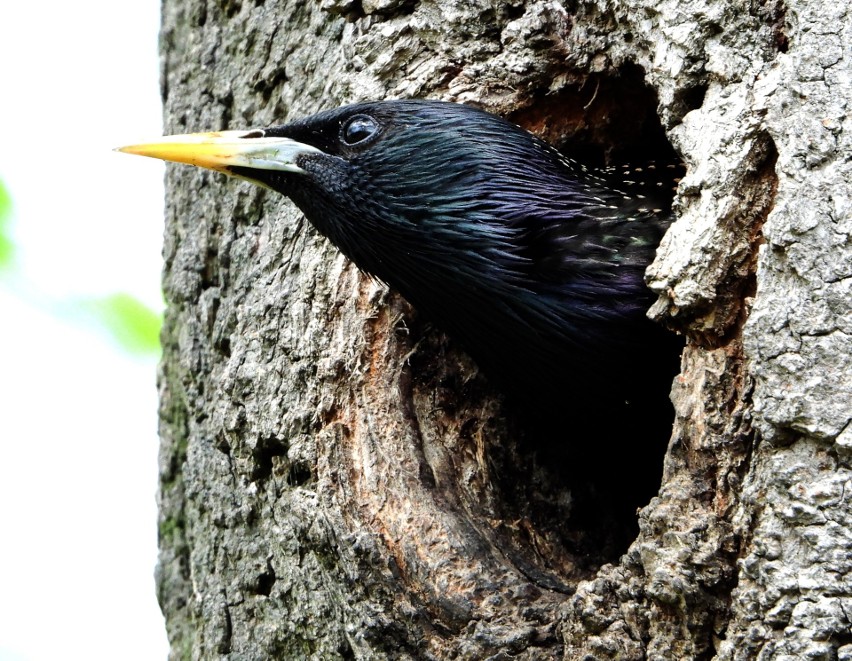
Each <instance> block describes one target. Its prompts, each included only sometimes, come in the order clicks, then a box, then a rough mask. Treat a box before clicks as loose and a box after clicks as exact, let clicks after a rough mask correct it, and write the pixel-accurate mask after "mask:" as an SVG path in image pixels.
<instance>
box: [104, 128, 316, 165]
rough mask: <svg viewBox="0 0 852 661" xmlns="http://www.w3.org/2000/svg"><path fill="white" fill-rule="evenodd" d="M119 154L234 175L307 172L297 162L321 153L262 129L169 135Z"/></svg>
mask: <svg viewBox="0 0 852 661" xmlns="http://www.w3.org/2000/svg"><path fill="white" fill-rule="evenodd" d="M116 151H123V152H125V153H126V154H137V155H139V156H150V157H151V158H159V159H161V160H164V161H173V162H175V163H187V164H189V165H197V166H198V167H202V168H208V169H210V170H216V171H218V172H224V173H225V174H233V173H232V172H231V168H233V167H242V168H254V169H257V170H278V171H281V172H296V173H304V172H305V171H304V170H303V169H302V168H300V167H299V166H298V164H297V163H296V161H297V159H298V157H299V156H301V155H303V154H321V153H322V152H321V151H320V150H319V149H317V148H316V147H311V146H310V145H306V144H303V143H301V142H296V141H295V140H291V139H290V138H275V137H266V135H265V133H264V131H263V130H262V129H255V130H252V131H217V132H215V133H188V134H185V135H168V136H165V137H162V138H157V139H155V140H152V141H151V142H143V143H140V144H137V145H128V146H127V147H119V148H118V149H117V150H116Z"/></svg>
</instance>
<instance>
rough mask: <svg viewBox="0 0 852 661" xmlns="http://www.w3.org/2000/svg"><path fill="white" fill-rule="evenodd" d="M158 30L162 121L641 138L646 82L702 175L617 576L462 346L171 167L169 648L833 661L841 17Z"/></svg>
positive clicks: (622, 11)
mask: <svg viewBox="0 0 852 661" xmlns="http://www.w3.org/2000/svg"><path fill="white" fill-rule="evenodd" d="M163 12H164V14H163V31H162V52H163V55H162V62H163V78H162V79H163V97H164V100H165V118H166V128H167V130H168V132H172V133H175V132H184V131H189V130H204V129H217V128H241V127H251V126H265V125H269V124H274V123H282V122H284V121H286V120H288V119H291V118H295V117H298V116H302V115H305V114H309V113H312V112H315V111H318V110H320V109H324V108H328V107H332V106H337V105H340V104H342V103H345V102H350V101H355V100H362V99H380V98H387V97H411V96H416V97H430V98H444V99H450V100H455V101H462V102H470V103H476V104H478V105H480V106H482V107H484V108H486V109H488V110H491V111H493V112H497V113H501V114H504V115H507V116H510V117H511V118H512V119H513V120H514V121H516V122H518V123H520V124H522V125H524V126H527V127H528V128H530V129H531V130H533V131H535V132H537V133H539V134H540V135H543V136H544V137H545V138H547V139H549V140H551V141H554V142H560V141H561V140H563V139H565V138H567V137H573V138H578V137H579V138H583V139H588V140H590V141H591V142H595V140H598V138H599V136H600V135H604V136H606V135H608V136H617V137H618V139H619V140H629V139H630V135H632V130H633V129H634V128H636V122H638V121H639V120H637V119H636V116H637V113H636V112H634V110H635V108H632V107H631V103H632V102H631V101H630V99H636V98H637V97H636V95H635V94H634V93H633V92H634V91H635V90H641V89H642V87H641V85H642V84H644V85H647V86H648V89H650V90H653V92H655V93H656V95H657V99H658V103H656V104H654V103H651V105H650V109H651V112H652V114H656V115H658V116H659V118H660V121H661V122H662V126H663V127H664V128H665V131H666V134H667V136H668V138H669V139H670V140H671V141H672V144H673V145H674V146H675V147H676V149H677V150H678V152H679V153H680V154H681V156H682V157H683V159H684V160H685V162H686V164H687V166H688V172H687V175H686V177H685V178H684V180H683V181H682V182H681V185H680V188H679V192H678V197H677V204H678V210H679V220H678V222H677V223H676V224H675V226H674V227H673V228H672V229H671V230H670V232H669V233H668V235H667V236H666V238H665V239H664V241H663V244H662V246H661V248H660V251H659V256H658V259H657V261H656V262H655V264H654V265H653V266H652V268H651V269H650V271H649V278H650V284H651V286H652V288H653V289H654V290H655V291H657V292H658V293H659V295H660V298H659V301H658V303H657V304H656V305H655V306H654V308H653V310H652V314H653V315H654V316H655V317H656V318H658V319H659V320H660V321H661V322H663V323H666V324H667V325H669V326H671V327H673V328H676V329H678V330H680V331H681V332H683V333H685V334H686V335H687V337H688V346H687V348H686V350H685V353H684V358H683V364H682V372H681V374H680V376H679V377H678V378H677V380H676V382H675V385H674V388H673V392H672V397H673V401H674V404H675V409H676V417H675V421H674V427H673V433H672V438H671V442H670V444H669V449H668V453H667V454H666V457H665V471H664V477H663V483H662V485H661V488H660V490H659V494H658V495H657V496H656V497H655V498H653V499H652V500H651V502H650V503H649V504H648V505H647V506H646V507H644V508H643V509H642V510H641V512H640V513H639V526H640V532H639V535H638V537H637V538H636V539H635V541H634V542H633V543H632V544H631V545H630V547H629V549H627V551H626V552H625V553H624V554H623V555H622V556H621V557H620V558H612V559H611V560H612V561H611V562H608V563H606V564H604V565H603V566H598V564H599V563H596V562H594V561H592V562H589V561H588V559H584V557H582V554H579V553H577V552H576V548H579V547H582V543H581V542H582V540H581V537H582V531H577V530H570V531H568V532H567V533H566V531H565V530H564V529H562V528H560V517H561V515H562V514H564V515H565V518H570V517H569V514H570V509H569V507H568V505H566V502H567V501H568V499H567V498H566V497H565V493H563V491H562V490H561V489H562V488H563V485H560V484H559V483H558V481H556V482H554V481H553V479H552V476H548V474H546V473H545V472H542V471H539V470H537V468H536V466H535V465H534V462H533V461H532V460H531V459H530V458H529V456H528V455H527V454H525V453H524V452H523V443H522V441H519V440H518V438H519V432H518V430H517V429H516V428H515V426H513V424H512V422H511V420H507V418H506V417H505V416H504V411H503V407H502V404H501V400H500V398H499V396H498V395H497V394H496V393H494V392H493V391H491V390H490V389H489V387H488V385H487V383H486V382H485V380H484V379H483V378H482V377H480V376H479V375H478V374H477V373H476V368H475V366H474V365H472V363H471V362H470V361H469V359H467V358H466V357H465V356H464V355H463V354H462V353H461V352H460V351H459V350H458V349H457V348H456V347H455V346H454V345H453V343H452V342H449V341H447V340H446V338H444V337H443V336H441V335H440V334H439V333H437V332H435V331H434V330H430V329H429V327H428V326H427V325H424V324H423V322H422V320H420V319H419V318H418V317H417V315H416V314H415V313H414V312H413V311H412V310H411V309H410V308H409V307H408V306H407V305H406V303H405V302H404V301H402V300H401V299H400V298H399V297H397V296H396V295H394V294H393V293H389V292H388V291H387V290H386V289H385V288H384V287H383V286H382V285H380V284H377V283H375V282H373V281H371V280H369V279H367V278H365V277H363V276H361V275H360V274H359V273H358V272H357V270H356V269H355V268H354V267H353V266H352V265H351V264H349V263H348V262H347V261H346V260H345V259H344V258H343V257H341V256H340V255H339V254H338V253H337V252H336V251H335V250H334V249H333V248H332V247H331V246H330V245H329V244H328V243H327V242H326V241H325V240H324V239H322V238H321V237H319V236H318V235H317V234H316V232H314V231H313V229H312V228H311V227H310V226H308V224H307V223H306V222H304V221H302V220H300V216H299V214H298V212H297V211H296V210H295V209H294V207H293V206H292V205H291V204H290V203H289V202H288V201H286V200H285V199H283V198H280V197H278V196H275V195H274V194H271V193H268V192H266V191H263V190H261V189H258V188H255V187H251V186H249V185H248V184H245V183H242V182H239V181H232V180H228V181H226V180H225V179H224V178H223V177H221V176H219V175H215V174H212V173H206V172H200V171H194V170H191V169H190V168H172V169H170V170H169V174H168V187H167V188H168V203H167V219H166V221H167V222H166V240H165V249H164V252H165V264H166V266H165V276H164V278H165V291H166V296H167V300H168V304H169V307H168V312H167V316H166V325H165V329H164V334H163V344H164V355H163V362H162V366H161V378H160V394H161V436H162V449H161V461H160V466H161V476H160V477H161V488H160V562H159V567H158V589H159V597H160V603H161V605H162V608H163V611H164V613H165V615H166V620H167V627H168V632H169V637H170V641H171V644H172V656H173V657H174V658H203V659H208V658H230V659H267V658H283V659H291V658H292V659H301V658H315V659H332V658H364V659H372V658H376V659H382V658H389V659H397V658H470V659H478V658H485V657H488V656H493V657H494V658H508V657H510V656H512V657H518V658H528V659H533V658H535V659H538V658H567V659H579V658H598V659H610V658H611V659H645V658H651V659H671V658H678V659H698V658H702V659H703V658H711V657H712V658H720V659H747V658H763V659H770V658H789V659H794V658H795V659H799V658H814V659H834V658H840V659H848V658H852V634H850V615H852V598H850V595H852V583H851V582H852V578H850V577H852V553H850V548H852V534H851V533H850V532H849V531H850V530H852V506H851V505H850V498H849V497H848V496H847V493H846V492H847V490H848V486H849V485H850V480H852V478H850V452H852V427H850V424H849V421H850V416H851V415H852V413H850V408H852V407H850V402H852V315H850V300H852V291H850V289H852V240H851V239H850V233H852V191H850V184H849V182H850V181H852V159H850V158H849V154H850V153H852V137H850V136H852V115H850V109H849V104H850V99H852V15H850V13H851V12H852V10H850V9H849V7H848V3H845V2H833V3H825V2H820V1H818V0H791V1H790V2H787V3H782V2H781V1H780V0H778V1H777V2H772V1H771V0H770V1H769V2H765V3H764V2H754V3H752V4H751V5H748V4H745V5H744V4H743V3H740V2H731V1H730V0H687V1H686V2H683V1H681V0H664V1H662V2H658V1H657V0H653V1H652V0H626V1H625V2H606V1H605V0H600V1H599V2H580V3H568V2H566V3H559V2H555V1H551V0H548V1H538V0H526V1H521V0H518V1H517V2H514V3H508V4H507V3H498V2H487V1H485V0H470V1H468V2H459V0H422V1H420V2H404V1H399V0H361V2H357V1H354V0H324V1H323V2H321V3H316V4H315V3H302V2H293V1H279V2H276V3H269V2H268V3H264V2H262V0H260V1H257V2H248V1H245V2H241V1H240V0H221V1H220V2H216V1H215V0H184V1H183V2H178V1H177V0H166V1H165V3H164V7H163ZM642 73H644V78H643V77H642V75H641V74H642ZM625 92H627V93H625ZM637 93H638V92H637ZM640 96H641V95H640ZM637 103H638V102H637ZM643 103H644V102H643ZM624 107H628V108H630V112H629V113H622V114H621V115H619V114H618V112H619V109H623V108H624ZM613 118H616V119H613ZM620 121H623V122H624V127H623V131H622V133H623V135H620V134H619V130H620V126H621V125H620V124H619V122H620ZM604 139H605V138H604ZM566 435H567V436H570V430H566ZM613 452H617V449H614V450H613ZM507 485H514V486H507ZM543 513H547V514H546V515H545V514H543ZM578 535H579V537H578ZM578 540H579V542H578ZM572 541H573V542H578V544H579V546H576V545H575V546H572V543H570V542H572ZM572 549H573V550H572ZM593 560H594V559H593Z"/></svg>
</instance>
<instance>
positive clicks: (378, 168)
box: [121, 101, 567, 297]
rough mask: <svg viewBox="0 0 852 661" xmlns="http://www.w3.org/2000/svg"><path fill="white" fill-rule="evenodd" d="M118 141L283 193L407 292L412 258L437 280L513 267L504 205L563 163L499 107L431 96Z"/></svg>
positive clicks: (521, 200)
mask: <svg viewBox="0 0 852 661" xmlns="http://www.w3.org/2000/svg"><path fill="white" fill-rule="evenodd" d="M121 151H124V152H128V153H132V154H139V155H143V156H151V157H155V158H160V159H164V160H167V161H175V162H180V163H188V164H191V165H196V166H200V167H204V168H209V169H212V170H216V171H218V172H222V173H224V174H227V175H231V176H235V177H239V178H241V179H245V180H248V181H251V182H253V183H256V184H259V185H262V186H265V187H267V188H270V189H272V190H275V191H277V192H279V193H282V194H283V195H286V196H287V197H289V198H290V199H291V200H293V202H295V203H296V205H297V206H298V207H299V208H300V209H301V210H302V211H303V212H304V213H305V215H306V216H307V217H308V219H309V220H310V221H311V222H312V224H313V225H314V226H315V227H317V229H319V231H320V232H322V233H323V234H325V235H326V236H327V237H328V238H329V239H331V241H332V242H333V243H334V244H336V245H337V246H338V247H339V248H340V249H341V250H342V251H343V252H344V253H345V254H346V255H347V256H349V257H350V258H351V259H352V260H353V261H355V262H356V264H358V266H359V267H361V268H362V269H363V270H365V271H367V272H369V273H371V274H373V275H375V276H377V277H379V278H381V279H383V280H385V281H387V282H389V283H390V284H393V285H395V286H396V287H397V289H400V290H401V291H403V293H404V294H407V295H409V297H410V296H411V295H412V289H413V288H415V285H414V284H413V283H410V282H408V280H410V279H412V278H416V275H417V274H414V273H410V270H411V269H412V268H413V267H415V265H416V266H417V268H419V269H423V268H427V271H428V272H429V273H430V276H431V277H436V278H439V279H440V278H442V277H445V278H449V279H455V278H456V276H457V275H459V274H458V273H457V272H458V271H459V270H462V271H466V272H468V273H469V275H471V276H476V277H477V278H481V277H482V274H483V272H488V269H489V268H490V267H494V266H497V265H499V266H500V268H502V269H505V270H506V271H507V272H509V271H514V270H517V268H520V266H521V262H523V261H524V260H525V257H524V256H523V255H522V254H520V252H521V248H522V246H523V242H522V241H520V240H518V237H517V235H519V234H521V233H523V232H524V231H525V230H524V228H521V227H519V226H517V225H513V224H512V216H513V215H514V216H517V217H521V216H523V215H525V214H526V213H527V212H528V211H529V210H530V208H533V207H535V206H536V204H540V203H541V202H542V200H536V198H535V195H532V196H531V195H530V193H531V192H534V191H535V190H539V189H541V188H542V186H543V180H548V179H550V180H552V182H553V191H551V192H559V191H560V189H562V191H563V192H565V186H564V180H563V178H564V173H560V172H559V169H560V168H565V167H566V164H567V162H560V157H559V155H558V154H557V153H556V152H555V150H553V149H552V148H550V147H549V146H548V145H547V144H545V143H544V142H541V141H539V140H537V139H536V138H534V137H533V136H532V135H530V134H529V133H527V132H526V131H524V130H522V129H520V128H518V127H517V126H515V125H513V124H511V123H509V122H507V121H505V120H503V119H502V118H499V117H496V116H494V115H491V114H488V113H485V112H483V111H480V110H477V109H475V108H471V107H468V106H463V105H459V104H454V103H443V102H432V101H390V102H376V103H362V104H356V105H351V106H346V107H343V108H338V109H335V110H331V111H328V112H323V113H320V114H317V115H314V116H311V117H309V118H307V119H303V120H299V121H296V122H293V123H290V124H285V125H280V126H272V127H268V128H262V129H252V130H246V131H221V132H216V133H196V134H188V135H177V136H168V137H165V138H162V139H158V140H155V141H152V142H150V143H144V144H139V145H132V146H128V147H123V148H121ZM545 196H546V195H545ZM519 207H523V208H519ZM534 211H535V209H534V208H533V212H534ZM513 262H515V264H514V265H513ZM462 275H463V274H462ZM415 297H416V296H415Z"/></svg>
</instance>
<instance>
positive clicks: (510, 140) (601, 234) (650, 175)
mask: <svg viewBox="0 0 852 661" xmlns="http://www.w3.org/2000/svg"><path fill="white" fill-rule="evenodd" d="M120 150H121V151H124V152H127V153H131V154H137V155H143V156H150V157H154V158H159V159H163V160H167V161H174V162H179V163H187V164H191V165H195V166H200V167H203V168H208V169H212V170H215V171H218V172H221V173H224V174H226V175H229V176H233V177H238V178H240V179H244V180H247V181H249V182H252V183H254V184H258V185H260V186H264V187H266V188H268V189H271V190H273V191H276V192H278V193H280V194H282V195H284V196H286V197H287V198H289V199H290V200H291V201H292V202H293V203H294V204H295V205H296V206H297V207H298V208H299V209H300V210H301V211H302V213H303V214H304V216H305V217H306V218H307V219H308V220H309V221H310V223H311V224H312V225H313V226H314V227H315V228H316V229H317V230H318V231H319V232H320V233H321V234H323V235H324V236H325V237H327V238H328V240H330V241H331V243H333V244H334V245H335V246H336V247H337V248H338V249H339V250H340V251H341V252H342V253H343V254H344V255H346V256H347V257H348V258H349V259H350V260H352V261H353V262H354V263H355V264H356V265H357V266H358V268H359V269H361V270H362V271H363V272H365V273H367V274H369V275H370V276H372V277H373V278H376V279H378V280H381V281H383V282H385V283H387V285H388V286H390V287H391V288H392V289H395V290H396V291H398V292H399V293H400V294H401V295H402V296H403V297H404V298H405V299H406V300H407V301H408V302H409V303H410V304H411V305H412V306H413V307H414V308H415V310H417V311H418V313H420V314H422V315H423V316H424V317H425V318H426V319H428V320H430V321H431V322H432V323H433V324H434V325H435V326H437V327H438V328H440V329H442V330H443V331H445V332H446V333H447V334H448V335H449V336H450V337H452V338H454V339H455V340H456V341H458V342H459V343H460V344H461V345H462V347H464V349H465V350H466V351H467V352H468V353H469V354H470V356H471V357H472V358H473V359H474V361H475V362H476V364H477V365H478V366H479V368H480V369H481V370H482V372H483V373H484V374H485V376H486V378H487V379H489V380H492V381H493V382H494V383H495V384H496V385H497V387H498V389H500V390H502V391H503V392H506V393H507V397H509V398H510V399H514V400H516V401H518V402H521V408H525V409H534V410H535V411H536V412H537V413H536V414H535V415H534V416H532V417H538V412H541V411H548V412H558V413H560V414H562V413H565V412H566V411H567V412H568V414H569V416H570V419H571V420H572V421H571V422H570V423H568V424H567V428H568V429H567V431H566V434H567V435H569V436H570V435H571V431H572V430H573V431H574V436H576V437H579V438H580V439H581V441H579V442H581V443H585V444H586V445H589V444H598V443H599V441H600V439H601V438H602V437H603V436H606V430H607V429H608V428H611V427H613V426H618V425H621V427H619V432H618V433H619V434H622V435H624V434H627V435H628V436H630V435H633V436H635V437H637V438H633V439H632V440H631V441H628V443H630V442H633V443H635V444H641V442H642V440H641V436H642V435H643V434H644V433H645V432H643V431H642V424H644V423H643V422H641V421H642V420H644V419H646V418H649V417H650V418H653V419H654V420H658V419H662V420H664V423H663V425H662V426H659V425H658V427H659V429H660V431H657V430H655V431H654V432H653V433H655V434H664V433H665V427H666V425H668V428H669V430H670V427H671V405H670V403H669V401H668V390H669V388H670V386H671V381H672V378H673V377H674V374H675V373H676V371H677V357H678V356H679V353H680V350H681V343H680V340H679V339H678V338H677V337H676V336H675V334H674V333H672V332H670V331H668V330H665V329H663V328H662V327H661V326H660V325H658V324H656V323H654V322H653V321H651V320H650V319H649V318H648V317H647V314H646V312H647V310H648V308H649V306H650V305H651V304H652V303H653V302H654V300H655V298H656V297H655V295H654V294H653V293H652V292H651V291H650V290H649V288H648V287H647V285H646V284H645V279H644V278H645V271H646V269H647V267H648V266H649V264H650V263H651V262H652V261H653V259H654V258H655V254H656V249H657V247H658V244H659V242H660V240H661V238H662V236H663V234H664V233H665V231H666V230H667V229H668V227H669V226H670V224H671V223H672V220H673V213H672V196H673V193H672V186H673V185H674V183H675V182H676V175H677V174H678V172H677V169H676V168H671V167H662V166H654V165H650V166H647V167H645V166H642V167H629V168H627V169H625V168H621V167H615V168H601V167H597V168H595V167H591V166H589V165H587V164H584V163H582V162H580V161H578V160H575V159H574V158H571V157H570V156H569V155H566V154H564V153H562V152H561V151H559V150H557V149H556V148H554V147H553V146H551V145H549V144H548V143H546V142H544V141H543V140H541V139H539V138H538V137H536V136H535V135H533V134H531V133H530V132H528V131H527V130H525V129H523V128H521V127H519V126H516V125H515V124H513V123H511V122H510V121H508V120H506V119H504V118H502V117H499V116H497V115H494V114H491V113H489V112H486V111H484V110H481V109H478V108H475V107H473V106H469V105H464V104H459V103H453V102H445V101H431V100H417V99H407V100H406V99H403V100H386V101H376V102H364V103H357V104H353V105H347V106H343V107H340V108H336V109H332V110H327V111H324V112H320V113H318V114H315V115H312V116H309V117H306V118H303V119H298V120H296V121H292V122H290V123H286V124H282V125H275V126H269V127H266V128H256V129H247V130H242V131H240V130H226V131H219V132H212V133H193V134H186V135H177V136H167V137H164V138H159V139H156V140H154V141H150V142H146V143H140V144H135V145H130V146H127V147H122V148H120ZM652 409H653V415H652V414H651V413H650V411H651V410H652ZM660 411H662V413H659V412H660ZM625 419H626V420H633V419H636V420H638V421H640V422H636V424H635V425H633V423H632V422H631V423H628V424H624V423H623V420H625ZM580 420H586V421H585V422H582V423H581V422H579V421H580ZM655 424H656V423H655ZM666 438H667V435H666ZM603 445H604V446H605V445H606V444H605V443H604V444H603Z"/></svg>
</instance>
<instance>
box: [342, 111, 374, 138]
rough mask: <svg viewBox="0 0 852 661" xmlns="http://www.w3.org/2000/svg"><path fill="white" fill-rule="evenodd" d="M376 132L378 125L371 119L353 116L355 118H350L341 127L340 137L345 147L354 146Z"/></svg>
mask: <svg viewBox="0 0 852 661" xmlns="http://www.w3.org/2000/svg"><path fill="white" fill-rule="evenodd" d="M378 130H379V125H378V124H377V123H376V120H375V119H373V118H372V117H367V115H355V117H352V118H351V119H350V120H349V121H348V122H346V124H344V125H343V130H342V132H341V135H342V137H343V142H345V143H346V144H347V145H356V144H358V143H359V142H363V141H364V140H366V139H367V138H369V137H370V136H372V135H373V134H375V132H376V131H378Z"/></svg>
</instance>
